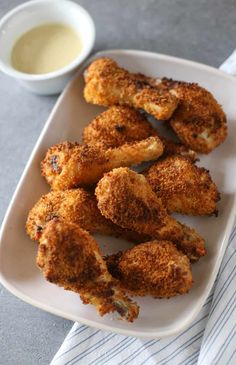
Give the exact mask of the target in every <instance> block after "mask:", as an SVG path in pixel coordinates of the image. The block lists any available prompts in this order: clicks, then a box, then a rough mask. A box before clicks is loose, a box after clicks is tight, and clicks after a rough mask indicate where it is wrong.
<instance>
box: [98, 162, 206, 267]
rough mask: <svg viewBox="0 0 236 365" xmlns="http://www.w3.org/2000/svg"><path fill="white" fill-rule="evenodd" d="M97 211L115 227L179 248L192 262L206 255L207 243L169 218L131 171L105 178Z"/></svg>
mask: <svg viewBox="0 0 236 365" xmlns="http://www.w3.org/2000/svg"><path fill="white" fill-rule="evenodd" d="M95 194H96V197H97V200H98V208H99V209H100V211H101V213H102V214H103V215H104V216H105V217H106V218H107V219H110V220H111V221H113V222H114V223H115V224H117V225H119V226H121V227H123V228H127V229H131V230H132V231H137V232H139V233H141V234H147V235H148V236H150V237H152V238H157V239H161V240H170V241H173V242H175V243H176V244H177V246H178V248H180V249H181V250H182V251H183V252H184V253H185V254H186V255H187V256H188V257H189V258H190V259H191V260H192V261H196V260H198V259H199V258H200V257H201V256H204V255H205V254H206V249H205V241H204V239H203V238H202V237H201V236H200V235H199V234H198V233H197V232H196V231H194V230H193V229H191V228H189V227H187V226H185V225H183V224H181V223H179V222H177V221H176V220H175V219H174V218H172V217H171V216H169V215H168V213H167V210H166V208H165V207H164V205H163V203H162V201H161V199H160V198H158V197H157V195H156V194H155V193H154V191H153V190H152V188H151V186H150V185H149V183H148V182H147V180H146V178H145V177H144V176H143V175H141V174H137V173H136V172H134V171H131V170H130V169H128V168H118V169H114V170H112V171H110V172H108V173H106V174H105V175H104V177H103V178H102V179H101V180H100V181H99V182H98V185H97V187H96V190H95Z"/></svg>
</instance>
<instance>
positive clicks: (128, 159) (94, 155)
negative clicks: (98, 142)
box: [41, 136, 164, 190]
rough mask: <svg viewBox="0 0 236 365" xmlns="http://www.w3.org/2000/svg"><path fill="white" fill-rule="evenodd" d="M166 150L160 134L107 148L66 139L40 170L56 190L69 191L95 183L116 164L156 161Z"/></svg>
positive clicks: (50, 150)
mask: <svg viewBox="0 0 236 365" xmlns="http://www.w3.org/2000/svg"><path fill="white" fill-rule="evenodd" d="M163 149H164V147H163V143H162V142H161V140H160V139H159V138H158V137H157V136H151V137H149V138H146V139H144V140H141V141H137V142H136V141H135V142H130V143H125V144H123V145H122V146H120V147H117V148H109V149H107V150H104V149H103V148H101V147H99V146H89V145H78V144H77V143H74V144H73V143H70V142H63V143H59V144H57V145H55V146H53V147H51V148H49V150H48V152H47V154H46V157H45V159H44V160H43V161H42V163H41V172H42V175H43V176H44V177H45V178H46V180H47V182H48V183H49V184H50V185H51V187H52V189H53V190H66V189H70V188H74V187H78V186H87V185H92V184H95V183H96V182H97V181H98V180H99V179H100V178H101V177H102V176H103V174H104V173H105V172H107V171H110V170H112V169H113V168H115V167H119V166H132V165H137V164H140V163H141V162H144V161H150V160H155V159H157V158H158V157H159V156H161V155H162V153H163Z"/></svg>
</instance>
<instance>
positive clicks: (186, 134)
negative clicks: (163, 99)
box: [165, 80, 227, 153]
mask: <svg viewBox="0 0 236 365" xmlns="http://www.w3.org/2000/svg"><path fill="white" fill-rule="evenodd" d="M165 82H166V84H167V86H168V89H175V90H177V92H178V95H179V98H180V102H179V106H178V109H177V110H176V112H175V113H174V115H173V116H172V118H171V120H170V125H171V127H172V128H173V130H174V131H175V133H176V134H177V136H178V137H179V139H180V140H181V141H182V142H183V143H184V144H185V145H186V146H188V147H190V148H191V149H193V150H194V151H197V152H200V153H209V152H211V151H212V150H213V149H214V148H216V147H217V146H218V145H219V144H221V143H222V142H224V140H225V139H226V137H227V124H226V116H225V113H224V112H223V110H222V108H221V106H220V105H219V104H218V103H217V101H216V100H215V98H214V97H213V95H212V94H211V93H210V92H209V91H207V90H206V89H204V88H203V87H200V86H199V85H197V84H190V83H186V82H177V81H172V80H167V81H165Z"/></svg>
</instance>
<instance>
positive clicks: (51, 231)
mask: <svg viewBox="0 0 236 365" xmlns="http://www.w3.org/2000/svg"><path fill="white" fill-rule="evenodd" d="M37 265H38V266H39V268H40V269H41V270H42V272H43V274H44V276H45V278H46V279H47V280H48V281H50V282H51V283H54V284H57V285H59V286H62V287H64V289H66V290H72V291H74V292H76V293H79V294H80V298H81V299H82V301H83V303H84V304H89V303H90V304H93V305H94V306H95V307H96V309H97V311H98V312H99V314H100V315H101V316H103V315H104V314H106V313H109V312H115V311H117V312H118V313H119V314H120V315H121V317H122V318H124V319H126V320H127V321H129V322H133V320H134V319H135V318H137V316H138V313H139V308H138V306H137V305H136V303H134V302H132V301H131V300H130V299H129V298H128V297H127V296H126V295H125V294H124V291H123V290H122V289H119V286H118V283H117V281H116V280H115V279H113V278H112V276H111V275H110V274H109V272H108V270H107V266H106V263H105V262H104V260H103V258H102V254H101V251H100V249H99V247H98V245H97V243H96V241H95V240H94V239H93V238H92V237H91V236H90V235H89V233H88V232H86V231H84V230H83V229H81V228H79V227H78V226H77V225H75V224H72V223H67V222H60V221H58V220H52V221H50V222H49V223H48V225H47V227H46V229H45V230H44V232H43V235H42V237H41V239H40V245H39V249H38V255H37Z"/></svg>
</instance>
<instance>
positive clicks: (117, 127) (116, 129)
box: [83, 105, 197, 161]
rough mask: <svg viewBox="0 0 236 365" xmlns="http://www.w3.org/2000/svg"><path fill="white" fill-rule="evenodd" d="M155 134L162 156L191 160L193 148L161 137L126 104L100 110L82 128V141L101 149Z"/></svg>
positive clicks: (193, 154)
mask: <svg viewBox="0 0 236 365" xmlns="http://www.w3.org/2000/svg"><path fill="white" fill-rule="evenodd" d="M151 136H158V137H159V138H160V139H161V141H162V142H163V144H164V152H163V156H167V155H173V154H180V155H183V156H186V157H188V158H189V159H190V160H191V161H195V160H196V159H197V154H196V152H194V151H193V150H191V149H189V148H188V147H186V146H184V145H183V144H181V143H175V142H173V141H171V140H169V139H166V138H164V137H161V136H159V135H158V134H157V131H156V130H155V128H153V126H152V125H151V123H149V121H148V120H147V118H146V117H145V116H144V115H143V114H140V113H139V112H138V111H137V110H135V109H133V108H131V107H128V106H120V105H117V106H112V107H110V108H108V109H107V110H106V111H104V112H103V113H101V114H99V115H98V116H97V117H96V118H95V119H94V120H93V121H92V122H91V123H89V124H88V125H87V127H85V128H84V130H83V142H84V143H85V144H88V145H93V146H94V145H96V146H101V147H102V148H104V149H108V148H116V147H120V146H122V145H123V144H125V143H131V142H137V141H141V140H143V139H146V138H148V137H151Z"/></svg>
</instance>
